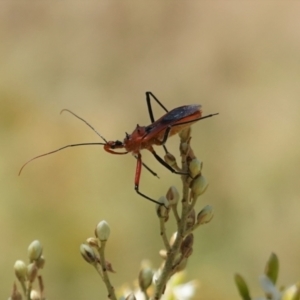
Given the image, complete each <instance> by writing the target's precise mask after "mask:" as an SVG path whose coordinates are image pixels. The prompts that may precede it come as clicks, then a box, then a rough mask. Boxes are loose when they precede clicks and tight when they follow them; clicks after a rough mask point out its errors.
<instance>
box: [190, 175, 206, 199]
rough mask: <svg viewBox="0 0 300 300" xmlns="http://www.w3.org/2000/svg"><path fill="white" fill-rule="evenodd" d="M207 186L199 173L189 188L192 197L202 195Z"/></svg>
mask: <svg viewBox="0 0 300 300" xmlns="http://www.w3.org/2000/svg"><path fill="white" fill-rule="evenodd" d="M207 187H208V183H207V182H206V179H205V177H204V176H202V175H200V176H198V177H196V178H195V179H194V180H193V181H192V183H191V189H192V193H193V197H198V196H200V195H202V194H203V193H204V192H205V191H206V189H207Z"/></svg>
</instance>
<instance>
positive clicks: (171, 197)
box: [166, 186, 179, 205]
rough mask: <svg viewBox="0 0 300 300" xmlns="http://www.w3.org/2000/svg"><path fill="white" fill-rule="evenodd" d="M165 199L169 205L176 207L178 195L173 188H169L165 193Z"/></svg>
mask: <svg viewBox="0 0 300 300" xmlns="http://www.w3.org/2000/svg"><path fill="white" fill-rule="evenodd" d="M166 198H167V199H168V201H169V205H176V204H177V203H178V201H179V193H178V191H177V189H176V187H175V186H171V187H170V188H169V190H168V192H167V195H166Z"/></svg>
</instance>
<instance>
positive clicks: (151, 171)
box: [134, 156, 159, 178]
mask: <svg viewBox="0 0 300 300" xmlns="http://www.w3.org/2000/svg"><path fill="white" fill-rule="evenodd" d="M134 157H135V158H136V159H138V157H137V156H134ZM142 165H143V166H144V167H145V168H146V169H147V170H148V171H149V172H150V173H151V174H152V175H153V176H155V177H157V178H159V176H158V175H157V173H155V172H154V171H153V170H152V169H150V168H149V167H148V166H147V165H146V164H144V163H143V162H142Z"/></svg>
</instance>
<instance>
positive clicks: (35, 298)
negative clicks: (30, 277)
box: [30, 290, 41, 300]
mask: <svg viewBox="0 0 300 300" xmlns="http://www.w3.org/2000/svg"><path fill="white" fill-rule="evenodd" d="M40 299H41V296H40V293H39V292H38V291H36V290H31V292H30V300H40Z"/></svg>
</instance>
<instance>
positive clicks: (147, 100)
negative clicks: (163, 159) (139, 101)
mask: <svg viewBox="0 0 300 300" xmlns="http://www.w3.org/2000/svg"><path fill="white" fill-rule="evenodd" d="M150 96H152V98H153V99H154V100H155V101H156V103H157V104H158V105H159V106H160V107H161V108H162V109H163V110H164V111H165V112H168V110H167V109H166V108H165V106H164V105H163V104H162V103H161V102H160V101H159V100H158V99H157V98H156V97H155V96H154V95H153V94H152V93H151V92H146V102H147V107H148V112H149V116H150V120H151V122H152V123H153V122H155V120H154V115H153V111H152V106H151V98H150ZM162 146H163V148H164V150H165V152H166V153H168V149H167V147H166V146H165V145H164V143H163V144H162Z"/></svg>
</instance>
